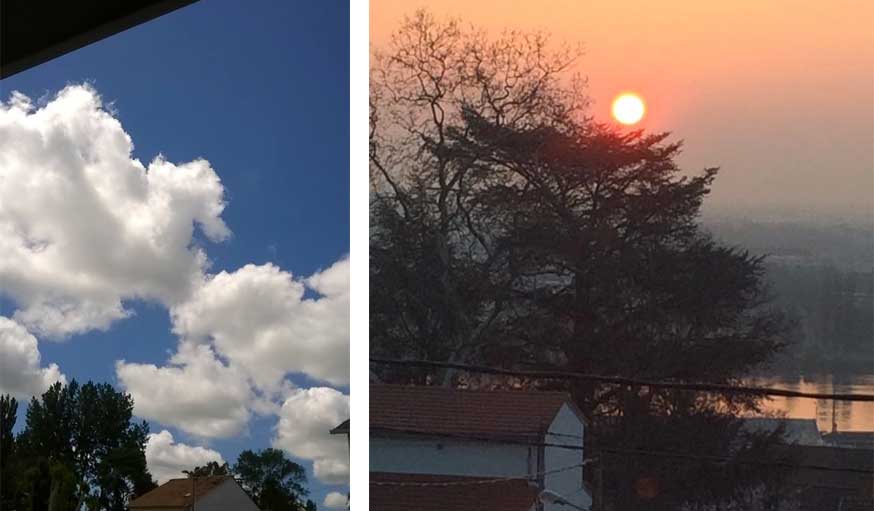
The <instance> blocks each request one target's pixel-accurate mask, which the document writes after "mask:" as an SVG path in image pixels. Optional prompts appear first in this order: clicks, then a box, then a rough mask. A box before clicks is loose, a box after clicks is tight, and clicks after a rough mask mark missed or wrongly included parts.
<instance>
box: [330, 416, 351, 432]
mask: <svg viewBox="0 0 874 511" xmlns="http://www.w3.org/2000/svg"><path fill="white" fill-rule="evenodd" d="M330 433H331V434H332V435H345V434H347V433H349V419H346V420H344V421H343V422H341V423H340V425H339V426H337V427H336V428H334V429H332V430H331V431H330Z"/></svg>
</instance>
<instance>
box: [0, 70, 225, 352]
mask: <svg viewBox="0 0 874 511" xmlns="http://www.w3.org/2000/svg"><path fill="white" fill-rule="evenodd" d="M132 150H133V142H132V140H131V138H130V136H129V135H128V134H127V133H126V132H125V131H124V128H123V127H122V125H121V123H120V122H119V121H118V119H117V118H115V117H114V116H113V115H112V114H111V113H110V112H109V111H107V109H106V108H105V107H104V105H103V103H102V101H101V98H100V96H99V95H98V94H97V92H96V91H95V90H94V89H93V88H91V87H90V86H87V85H75V86H69V87H66V88H65V89H63V90H62V91H60V92H59V93H58V94H57V95H56V96H55V97H54V98H53V99H51V100H50V101H49V102H48V103H47V104H46V105H45V106H43V107H41V108H39V109H35V108H34V106H33V104H32V102H31V101H30V99H29V98H28V97H27V96H25V95H23V94H21V93H13V94H12V97H11V98H10V99H9V100H8V101H7V102H6V103H3V102H0V289H2V290H3V293H4V295H6V296H7V297H8V298H10V299H11V300H12V301H13V302H14V303H15V304H16V306H17V307H18V310H16V311H15V313H14V316H13V317H14V319H15V320H16V321H18V322H19V323H20V324H22V325H24V326H25V327H26V328H27V329H28V330H29V331H31V332H33V333H34V334H36V335H38V336H41V337H47V338H65V337H67V336H69V335H71V334H76V333H81V332H86V331H88V330H93V329H100V330H106V329H108V328H109V326H110V325H111V324H112V322H114V321H116V320H119V319H122V318H125V317H127V316H128V315H130V311H129V310H127V309H126V308H125V307H124V301H125V300H129V299H138V298H139V299H146V300H156V301H159V302H161V303H163V304H165V305H167V306H168V307H169V306H172V305H173V304H174V303H176V302H177V301H180V300H183V299H184V298H186V297H187V296H188V295H189V294H190V292H191V290H192V289H193V287H194V286H196V285H197V284H199V283H200V281H201V280H202V274H203V271H204V269H205V268H206V265H207V259H206V255H205V254H204V252H203V251H202V250H200V249H199V248H196V246H195V245H194V244H193V243H192V241H193V239H194V238H193V235H194V232H195V227H199V228H200V230H201V232H202V233H203V234H204V235H205V236H206V237H207V238H209V239H210V240H213V241H220V240H223V239H225V238H227V237H228V236H229V235H230V231H229V230H228V228H227V226H226V225H225V224H224V222H223V221H222V219H221V214H222V210H223V209H224V198H223V197H224V189H223V186H222V184H221V181H220V180H219V178H218V176H217V175H216V173H215V172H214V171H213V169H212V168H211V167H210V165H209V163H208V162H207V161H205V160H195V161H191V162H188V163H182V164H178V165H177V164H174V163H171V162H168V161H166V160H165V159H164V158H162V157H160V156H159V157H157V158H155V159H154V160H153V161H152V162H151V163H150V164H149V165H148V167H146V166H144V165H143V164H142V163H141V162H140V161H139V160H137V159H134V158H133V157H132Z"/></svg>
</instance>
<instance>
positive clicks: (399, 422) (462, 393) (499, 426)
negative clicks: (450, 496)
mask: <svg viewBox="0 0 874 511" xmlns="http://www.w3.org/2000/svg"><path fill="white" fill-rule="evenodd" d="M566 403H567V404H569V405H570V404H571V401H570V396H569V395H568V394H567V393H566V392H555V391H523V390H462V389H454V388H447V387H427V386H405V385H371V386H370V430H371V432H374V433H379V432H382V433H391V432H395V433H410V434H449V435H471V436H476V435H482V436H488V437H516V436H537V435H541V434H543V433H544V432H545V431H546V430H547V428H548V427H549V425H550V424H551V423H552V421H553V419H554V418H555V416H556V414H557V413H558V411H559V410H560V409H561V406H562V405H564V404H566ZM571 408H572V409H573V410H574V411H575V413H578V411H577V410H576V407H574V406H571ZM580 420H581V421H582V420H583V419H582V417H580Z"/></svg>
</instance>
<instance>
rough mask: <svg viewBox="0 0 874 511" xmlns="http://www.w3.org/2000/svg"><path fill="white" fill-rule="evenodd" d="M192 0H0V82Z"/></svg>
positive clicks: (193, 0)
mask: <svg viewBox="0 0 874 511" xmlns="http://www.w3.org/2000/svg"><path fill="white" fill-rule="evenodd" d="M195 1H196V0H126V1H124V2H104V1H102V0H79V1H77V2H51V3H40V4H38V6H35V5H34V2H28V1H27V0H3V1H2V2H0V79H2V78H8V77H10V76H12V75H14V74H15V73H18V72H21V71H24V70H25V69H30V68H31V67H33V66H37V65H39V64H42V63H43V62H46V61H48V60H51V59H53V58H56V57H59V56H61V55H63V54H65V53H67V52H71V51H74V50H77V49H79V48H81V47H83V46H87V45H89V44H91V43H94V42H97V41H99V40H101V39H103V38H105V37H109V36H112V35H114V34H117V33H118V32H122V31H124V30H127V29H129V28H131V27H134V26H136V25H139V24H141V23H145V22H147V21H150V20H152V19H154V18H157V17H159V16H162V15H164V14H167V13H169V12H171V11H174V10H176V9H179V8H180V7H184V6H186V5H189V4H191V3H194V2H195Z"/></svg>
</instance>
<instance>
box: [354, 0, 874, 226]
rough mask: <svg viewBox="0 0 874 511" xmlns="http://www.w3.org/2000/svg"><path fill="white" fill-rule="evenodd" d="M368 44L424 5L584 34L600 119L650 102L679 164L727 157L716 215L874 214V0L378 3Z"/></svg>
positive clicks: (487, 23) (557, 33)
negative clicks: (678, 146) (613, 106)
mask: <svg viewBox="0 0 874 511" xmlns="http://www.w3.org/2000/svg"><path fill="white" fill-rule="evenodd" d="M370 6H371V7H370V9H371V20H370V31H371V42H372V44H373V45H376V46H381V45H383V44H385V43H386V42H387V41H388V39H389V36H390V34H391V33H392V31H393V30H394V29H395V28H396V27H397V26H398V24H399V22H400V20H401V19H402V18H403V16H404V15H405V14H410V13H412V12H413V11H414V10H415V9H417V8H419V7H427V8H428V9H429V10H430V11H431V12H432V13H434V14H435V15H437V16H438V17H443V16H453V17H458V18H461V19H462V20H464V21H466V22H470V23H472V24H475V25H477V26H479V27H482V28H485V29H486V30H488V31H490V32H493V33H497V32H499V31H500V30H502V29H504V28H512V29H521V30H544V31H547V32H550V33H551V34H553V38H554V40H555V41H556V42H569V43H582V44H583V45H584V47H585V52H586V54H585V56H584V57H583V58H582V59H581V60H580V63H579V69H578V70H579V71H580V72H581V73H583V74H584V75H586V76H588V78H589V91H590V94H591V96H592V98H593V99H594V100H595V104H594V105H593V107H592V112H591V113H592V114H593V115H594V116H595V117H596V118H598V119H600V120H608V119H609V109H610V102H611V100H612V99H613V97H614V96H615V94H617V93H619V92H621V91H623V90H626V89H633V90H636V91H638V92H639V93H640V94H641V95H642V96H643V97H644V99H645V100H646V101H647V117H646V118H645V120H644V122H643V123H642V126H643V127H645V128H647V129H654V130H669V131H672V132H673V133H674V134H675V136H676V137H677V138H682V139H684V140H685V141H686V150H685V153H684V155H683V156H682V159H681V164H683V165H684V167H687V168H689V169H690V170H694V169H698V168H701V167H704V166H710V165H717V166H720V167H722V169H723V171H722V172H721V173H720V176H719V178H718V179H717V182H716V185H715V189H714V193H713V195H712V196H711V199H710V202H709V206H710V207H711V208H712V209H713V210H725V209H731V210H737V209H738V208H747V207H750V208H755V209H761V208H763V207H765V208H771V207H774V208H777V209H780V210H788V211H791V212H793V213H792V216H793V217H795V216H796V215H801V214H805V215H810V214H814V215H818V216H820V217H822V216H824V215H828V216H838V217H843V218H849V217H854V218H857V217H860V216H862V217H867V218H868V219H870V218H871V217H872V214H874V2H871V1H870V0H867V1H829V2H823V1H821V0H819V1H774V0H771V1H766V2H761V1H734V2H700V1H662V2H644V1H615V0H614V1H598V2H589V1H563V0H541V1H533V0H532V1H525V2H521V1H516V2H512V1H504V2H500V1H495V0H488V1H486V0H429V1H416V0H413V1H402V0H371V2H370Z"/></svg>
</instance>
